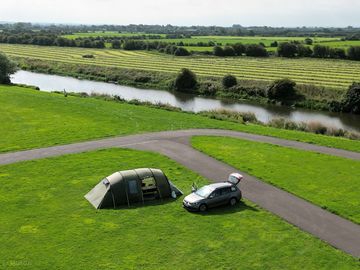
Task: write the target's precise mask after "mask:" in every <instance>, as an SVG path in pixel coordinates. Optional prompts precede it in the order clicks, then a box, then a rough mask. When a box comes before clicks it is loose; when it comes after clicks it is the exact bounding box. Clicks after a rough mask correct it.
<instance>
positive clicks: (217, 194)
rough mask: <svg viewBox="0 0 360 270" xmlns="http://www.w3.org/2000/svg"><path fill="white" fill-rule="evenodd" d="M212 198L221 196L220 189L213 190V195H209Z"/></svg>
mask: <svg viewBox="0 0 360 270" xmlns="http://www.w3.org/2000/svg"><path fill="white" fill-rule="evenodd" d="M211 195H212V197H214V198H215V197H218V196H220V195H221V190H220V189H217V190H215V191H214V192H213V193H211Z"/></svg>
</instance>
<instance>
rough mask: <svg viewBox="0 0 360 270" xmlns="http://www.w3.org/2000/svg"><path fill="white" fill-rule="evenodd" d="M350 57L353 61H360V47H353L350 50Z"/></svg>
mask: <svg viewBox="0 0 360 270" xmlns="http://www.w3.org/2000/svg"><path fill="white" fill-rule="evenodd" d="M348 57H349V59H351V60H357V61H359V60H360V46H351V47H350V48H349V49H348Z"/></svg>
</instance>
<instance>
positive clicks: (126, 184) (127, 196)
mask: <svg viewBox="0 0 360 270" xmlns="http://www.w3.org/2000/svg"><path fill="white" fill-rule="evenodd" d="M119 173H120V175H121V177H122V179H124V176H123V175H122V174H121V172H119ZM127 190H128V182H127V181H126V183H125V194H126V200H127V203H128V207H130V202H129V195H128V192H127Z"/></svg>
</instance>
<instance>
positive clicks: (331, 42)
mask: <svg viewBox="0 0 360 270" xmlns="http://www.w3.org/2000/svg"><path fill="white" fill-rule="evenodd" d="M144 34H145V33H118V32H110V31H108V32H89V33H75V34H73V35H65V36H64V37H66V38H69V39H75V38H78V37H82V38H84V37H131V36H138V35H144ZM147 35H148V34H147ZM161 36H162V37H164V38H162V39H161V41H162V42H168V43H179V42H183V43H184V44H185V47H186V48H187V49H188V50H190V51H195V52H204V51H212V50H213V47H203V46H192V45H191V44H196V43H198V42H204V43H208V42H210V41H212V42H215V43H217V44H221V45H223V46H224V45H226V44H234V43H243V44H259V43H260V42H261V43H264V44H265V46H266V49H267V50H268V51H270V52H275V51H276V49H277V48H276V47H270V45H271V43H272V42H274V41H277V42H286V41H293V40H297V41H304V39H305V37H260V36H241V37H239V36H192V37H191V38H177V39H166V38H165V36H166V35H164V34H161ZM311 39H312V40H313V41H314V45H315V44H321V45H326V46H330V47H334V48H344V49H346V48H348V47H350V46H360V41H341V37H331V38H328V37H312V38H311ZM147 40H149V41H159V39H147ZM107 47H110V46H109V45H108V46H107Z"/></svg>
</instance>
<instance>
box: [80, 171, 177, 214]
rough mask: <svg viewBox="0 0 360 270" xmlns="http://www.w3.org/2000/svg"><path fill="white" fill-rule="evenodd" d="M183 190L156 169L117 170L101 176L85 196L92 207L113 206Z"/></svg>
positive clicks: (166, 195)
mask: <svg viewBox="0 0 360 270" xmlns="http://www.w3.org/2000/svg"><path fill="white" fill-rule="evenodd" d="M182 194H183V193H182V192H181V191H180V190H179V189H178V188H177V187H176V186H174V185H173V184H172V183H171V181H170V180H169V179H168V178H167V177H166V175H165V174H164V173H163V171H161V170H159V169H135V170H128V171H120V172H116V173H113V174H112V175H110V176H108V177H106V178H104V179H103V180H101V181H100V183H99V184H97V185H96V186H95V187H94V188H93V189H92V190H91V191H90V192H89V193H88V194H86V195H85V198H86V199H87V200H88V201H89V202H90V203H91V204H92V205H93V206H94V207H95V208H96V209H100V208H116V207H119V206H121V205H126V204H127V205H129V206H130V204H131V203H136V202H145V201H149V200H156V199H164V198H170V197H176V196H180V195H182Z"/></svg>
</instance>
